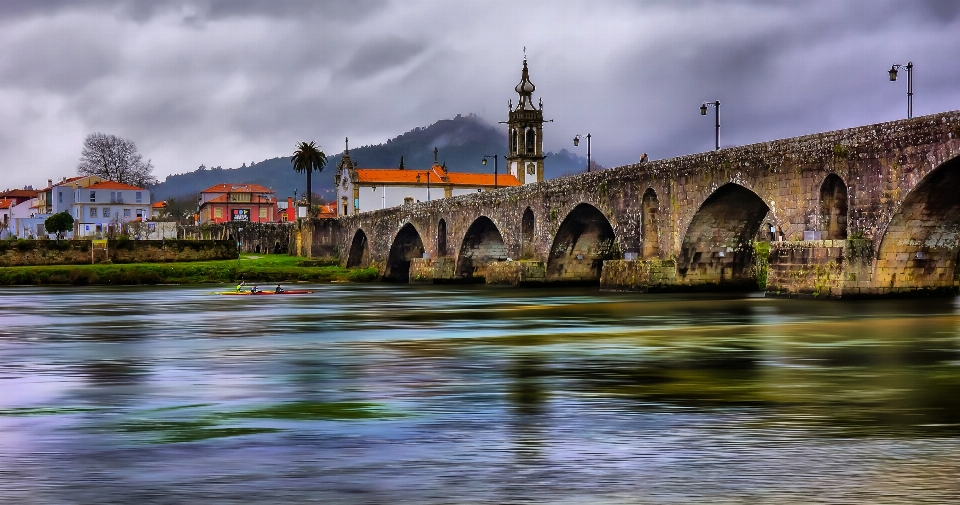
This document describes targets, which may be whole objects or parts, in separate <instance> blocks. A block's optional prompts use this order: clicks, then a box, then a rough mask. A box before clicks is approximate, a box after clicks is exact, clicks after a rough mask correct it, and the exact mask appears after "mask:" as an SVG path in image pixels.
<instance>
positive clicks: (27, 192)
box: [0, 189, 40, 198]
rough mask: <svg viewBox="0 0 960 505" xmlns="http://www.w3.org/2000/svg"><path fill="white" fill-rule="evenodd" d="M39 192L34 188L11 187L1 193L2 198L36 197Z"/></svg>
mask: <svg viewBox="0 0 960 505" xmlns="http://www.w3.org/2000/svg"><path fill="white" fill-rule="evenodd" d="M39 193H40V192H39V191H37V190H33V189H11V190H9V191H4V192H3V193H0V198H36V197H37V195H38V194H39Z"/></svg>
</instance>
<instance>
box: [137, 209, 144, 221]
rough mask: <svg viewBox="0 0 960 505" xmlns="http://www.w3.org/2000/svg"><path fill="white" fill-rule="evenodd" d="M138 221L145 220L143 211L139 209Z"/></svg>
mask: <svg viewBox="0 0 960 505" xmlns="http://www.w3.org/2000/svg"><path fill="white" fill-rule="evenodd" d="M137 219H143V209H137Z"/></svg>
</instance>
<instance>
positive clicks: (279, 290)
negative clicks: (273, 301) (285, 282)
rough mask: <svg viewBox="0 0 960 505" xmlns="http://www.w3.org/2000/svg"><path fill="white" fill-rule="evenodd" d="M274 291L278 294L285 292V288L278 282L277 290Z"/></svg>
mask: <svg viewBox="0 0 960 505" xmlns="http://www.w3.org/2000/svg"><path fill="white" fill-rule="evenodd" d="M274 293H276V294H278V295H279V294H280V293H283V288H281V287H280V285H279V284H277V290H276V291H274Z"/></svg>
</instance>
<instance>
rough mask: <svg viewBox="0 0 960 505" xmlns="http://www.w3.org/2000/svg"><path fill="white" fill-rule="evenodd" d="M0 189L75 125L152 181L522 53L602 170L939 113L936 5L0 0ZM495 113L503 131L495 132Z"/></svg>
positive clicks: (306, 133)
mask: <svg viewBox="0 0 960 505" xmlns="http://www.w3.org/2000/svg"><path fill="white" fill-rule="evenodd" d="M0 47H2V48H3V50H2V51H0V189H4V188H7V187H11V188H12V187H22V186H24V185H26V184H32V185H34V186H35V187H43V186H44V185H45V184H46V180H47V179H56V180H59V179H60V178H62V177H67V176H71V175H74V174H75V173H76V166H77V162H78V159H79V156H80V150H81V146H82V142H83V139H84V137H85V136H86V135H87V134H89V133H92V132H103V133H110V134H115V135H118V136H121V137H125V138H128V139H131V140H133V141H135V142H136V144H137V146H138V147H139V149H140V151H141V153H143V154H144V156H145V157H147V158H150V159H152V160H153V163H154V165H155V166H156V170H155V172H156V175H157V176H159V177H160V179H161V180H162V179H163V177H164V176H166V175H168V174H171V173H183V172H187V171H192V170H194V169H196V168H197V167H198V166H199V165H200V164H206V165H207V166H216V165H222V166H223V167H224V168H226V167H236V166H240V165H241V163H250V162H251V161H260V160H263V159H266V158H273V157H275V156H280V155H289V154H290V153H291V152H292V151H293V150H294V145H295V144H296V143H297V142H298V141H301V140H316V141H317V142H318V143H319V144H320V145H321V147H322V148H323V149H324V150H325V151H326V152H327V153H328V154H335V153H338V152H340V151H341V150H342V149H343V138H344V137H345V136H349V137H350V139H351V145H354V146H358V145H363V144H368V143H379V142H382V141H384V140H386V139H388V138H391V137H394V136H396V135H398V134H400V133H403V132H405V131H407V130H409V129H411V128H413V127H416V126H426V125H429V124H431V123H433V122H435V121H436V120H438V119H443V118H452V117H454V116H456V115H457V114H468V113H470V112H474V113H477V114H478V115H480V116H482V117H484V118H485V119H487V120H488V121H490V122H492V123H495V122H496V121H502V120H504V119H506V114H507V100H509V99H514V102H515V101H516V93H515V92H514V91H513V87H514V86H515V85H516V84H517V83H518V82H519V80H520V69H521V66H522V61H523V56H524V52H523V51H524V47H526V55H527V58H528V61H529V66H530V75H531V80H532V81H533V82H534V84H535V85H536V86H537V89H536V92H535V93H534V99H535V100H536V99H538V98H541V97H542V99H543V104H544V112H545V116H546V117H547V118H549V119H553V120H554V122H553V123H549V124H547V125H546V126H545V148H546V149H547V150H554V151H556V150H559V149H561V148H567V149H570V150H573V151H575V152H577V153H578V154H581V155H585V154H586V151H585V146H584V145H583V144H582V143H581V145H580V147H579V148H574V147H573V145H572V138H573V136H574V135H575V134H577V133H581V134H586V133H591V134H592V135H593V156H594V159H596V160H597V161H598V162H599V163H601V164H603V165H605V166H615V165H620V164H625V163H633V162H635V161H637V160H638V159H639V157H640V155H641V154H642V153H643V152H647V153H649V155H650V158H651V159H659V158H666V157H671V156H677V155H682V154H688V153H693V152H701V151H706V150H710V149H712V148H713V117H712V114H713V111H712V110H711V111H710V113H709V115H708V117H706V118H704V117H701V116H700V114H699V110H698V108H699V106H700V103H701V102H703V101H705V100H708V101H713V100H720V101H721V103H722V105H721V122H722V130H721V144H722V145H725V146H726V145H741V144H748V143H753V142H761V141H765V140H771V139H775V138H782V137H790V136H796V135H802V134H807V133H815V132H820V131H826V130H831V129H837V128H845V127H851V126H857V125H862V124H870V123H876V122H882V121H888V120H893V119H899V118H903V117H906V91H907V82H906V79H905V77H906V75H905V72H904V73H902V74H901V79H900V80H899V81H897V82H896V83H892V82H889V80H888V79H887V70H889V68H890V65H891V64H893V63H901V64H905V63H907V61H913V62H914V64H915V65H916V69H915V72H914V88H915V92H916V95H915V97H914V115H915V116H919V115H923V114H930V113H935V112H940V111H945V110H954V109H960V1H956V0H900V1H896V0H863V1H842V0H819V1H818V0H805V1H781V2H777V1H773V0H763V1H762V0H740V1H734V0H725V1H722V2H720V1H693V0H691V1H682V0H648V1H634V2H626V1H623V2H618V1H598V0H592V1H574V0H550V1H543V2H524V1H518V0H513V1H502V2H501V1H490V0H487V1H462V0H461V1H443V0H431V1H413V0H396V1H390V0H352V1H345V0H344V1H341V0H331V1H318V0H309V1H308V0H302V1H301V0H260V1H244V0H166V1H149V0H129V1H122V0H89V1H84V2H74V1H70V0H0ZM504 128H505V127H504Z"/></svg>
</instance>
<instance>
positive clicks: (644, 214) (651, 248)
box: [640, 188, 660, 259]
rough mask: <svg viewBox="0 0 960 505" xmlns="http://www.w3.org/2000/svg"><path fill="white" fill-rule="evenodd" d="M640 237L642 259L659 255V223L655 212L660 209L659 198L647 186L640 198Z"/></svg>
mask: <svg viewBox="0 0 960 505" xmlns="http://www.w3.org/2000/svg"><path fill="white" fill-rule="evenodd" d="M641 209H642V210H641V216H640V223H641V224H640V237H641V239H642V240H643V253H642V257H643V259H653V258H657V257H659V256H660V225H659V223H658V222H657V214H658V212H659V211H660V200H659V199H658V198H657V192H656V191H654V190H653V188H647V190H646V191H644V192H643V198H641Z"/></svg>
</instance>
